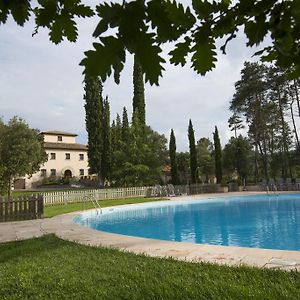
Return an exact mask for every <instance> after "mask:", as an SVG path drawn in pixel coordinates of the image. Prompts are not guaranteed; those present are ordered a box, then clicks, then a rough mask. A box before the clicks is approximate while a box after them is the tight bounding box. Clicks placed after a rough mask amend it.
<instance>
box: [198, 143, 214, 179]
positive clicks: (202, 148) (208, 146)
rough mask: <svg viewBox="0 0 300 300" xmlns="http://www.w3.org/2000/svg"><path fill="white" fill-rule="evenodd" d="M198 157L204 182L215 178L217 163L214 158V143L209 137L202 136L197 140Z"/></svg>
mask: <svg viewBox="0 0 300 300" xmlns="http://www.w3.org/2000/svg"><path fill="white" fill-rule="evenodd" d="M197 157H198V165H199V170H200V174H201V175H202V176H204V180H203V181H204V182H206V183H208V182H210V179H212V178H214V171H215V163H214V159H213V144H212V142H211V141H210V140H209V139H208V138H201V139H200V140H199V141H198V142H197Z"/></svg>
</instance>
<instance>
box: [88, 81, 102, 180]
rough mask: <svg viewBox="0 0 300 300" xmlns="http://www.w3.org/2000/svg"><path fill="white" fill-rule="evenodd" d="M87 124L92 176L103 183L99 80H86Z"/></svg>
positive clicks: (100, 90)
mask: <svg viewBox="0 0 300 300" xmlns="http://www.w3.org/2000/svg"><path fill="white" fill-rule="evenodd" d="M84 90H85V95H84V99H85V105H84V108H85V124H86V131H87V133H88V159H89V167H90V173H91V174H97V175H98V177H99V180H100V184H101V183H102V182H101V153H102V145H103V144H102V120H103V100H102V83H101V81H100V80H99V79H98V78H92V77H86V78H85V88H84Z"/></svg>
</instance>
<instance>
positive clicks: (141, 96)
mask: <svg viewBox="0 0 300 300" xmlns="http://www.w3.org/2000/svg"><path fill="white" fill-rule="evenodd" d="M132 107H133V112H132V121H133V116H134V114H135V113H136V111H137V110H138V118H139V121H140V124H141V125H142V126H143V125H145V124H146V111H145V89H144V77H143V71H142V68H141V65H140V63H139V62H138V60H137V58H136V56H134V66H133V101H132Z"/></svg>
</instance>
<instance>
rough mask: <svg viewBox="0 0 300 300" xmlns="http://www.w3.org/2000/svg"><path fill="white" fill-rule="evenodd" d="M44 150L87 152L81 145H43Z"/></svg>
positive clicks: (84, 146)
mask: <svg viewBox="0 0 300 300" xmlns="http://www.w3.org/2000/svg"><path fill="white" fill-rule="evenodd" d="M44 148H45V149H66V150H87V146H86V145H83V144H75V143H74V144H72V143H49V142H45V143H44Z"/></svg>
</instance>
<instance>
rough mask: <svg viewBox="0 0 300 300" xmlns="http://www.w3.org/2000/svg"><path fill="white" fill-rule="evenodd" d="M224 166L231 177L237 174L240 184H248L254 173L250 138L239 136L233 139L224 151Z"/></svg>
mask: <svg viewBox="0 0 300 300" xmlns="http://www.w3.org/2000/svg"><path fill="white" fill-rule="evenodd" d="M223 158H224V159H223V165H224V169H225V170H226V173H227V174H228V175H229V177H232V175H233V174H234V173H235V172H237V174H238V177H239V181H240V184H243V183H244V182H245V183H246V181H247V178H248V177H249V176H250V174H251V172H252V165H253V164H252V163H253V162H252V145H251V143H250V141H249V139H248V138H245V137H243V136H242V135H239V136H238V137H237V138H233V137H232V138H231V139H230V140H229V141H228V143H227V144H226V145H225V147H224V150H223Z"/></svg>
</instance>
